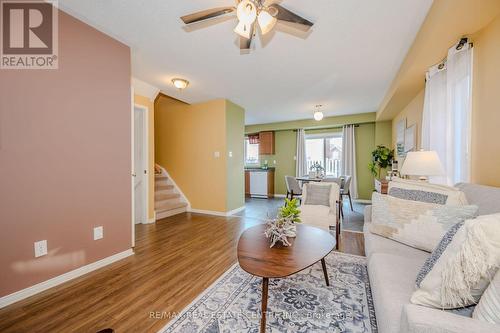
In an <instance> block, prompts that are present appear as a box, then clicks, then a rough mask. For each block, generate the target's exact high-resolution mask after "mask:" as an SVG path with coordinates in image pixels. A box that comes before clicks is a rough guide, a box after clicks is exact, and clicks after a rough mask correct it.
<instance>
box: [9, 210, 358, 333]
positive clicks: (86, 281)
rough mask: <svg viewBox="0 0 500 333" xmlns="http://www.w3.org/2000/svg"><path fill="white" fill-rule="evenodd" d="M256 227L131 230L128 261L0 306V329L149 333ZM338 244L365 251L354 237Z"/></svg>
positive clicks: (236, 222) (201, 224)
mask: <svg viewBox="0 0 500 333" xmlns="http://www.w3.org/2000/svg"><path fill="white" fill-rule="evenodd" d="M259 223H262V220H260V219H255V218H250V217H245V216H241V217H228V218H226V217H216V216H209V215H201V214H191V213H183V214H179V215H176V216H172V217H169V218H165V219H163V220H161V221H158V222H157V223H156V224H152V225H137V228H136V247H135V249H134V251H135V255H134V256H131V257H128V258H126V259H123V260H121V261H119V262H116V263H114V264H112V265H109V266H107V267H105V268H102V269H100V270H98V271H95V272H92V273H89V274H87V275H85V276H83V277H80V278H78V279H75V280H72V281H70V282H67V283H65V284H63V285H61V286H58V287H56V288H53V289H50V290H47V291H45V292H43V293H40V294H38V295H35V296H33V297H30V298H28V299H26V300H23V301H21V302H18V303H16V304H13V305H10V306H8V307H6V308H3V309H0V332H30V333H31V332H43V333H48V332H97V331H99V330H101V329H104V328H108V327H110V328H113V329H114V330H115V332H156V331H158V330H159V329H160V328H162V327H163V326H164V325H165V324H166V323H167V322H168V321H169V320H170V318H169V317H168V315H167V314H168V313H175V312H179V311H181V310H182V309H183V308H184V307H185V306H187V305H188V304H189V303H190V302H191V301H192V300H193V299H194V298H196V296H198V295H199V294H200V293H201V292H202V291H203V290H205V289H206V288H207V287H209V286H210V285H211V284H212V282H213V281H215V280H216V279H217V278H218V277H219V276H220V275H221V274H222V273H224V272H225V271H226V270H227V269H228V268H229V267H231V266H232V265H233V264H234V263H236V246H237V242H238V238H239V235H240V234H241V233H242V231H243V230H244V229H246V228H248V227H250V226H253V225H256V224H259ZM340 246H341V249H342V251H344V252H348V253H353V254H358V255H363V254H364V248H363V237H362V234H360V233H351V232H344V233H343V234H342V240H341V244H340ZM152 313H153V315H152Z"/></svg>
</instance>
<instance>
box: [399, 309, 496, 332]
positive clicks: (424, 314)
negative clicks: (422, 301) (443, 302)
mask: <svg viewBox="0 0 500 333" xmlns="http://www.w3.org/2000/svg"><path fill="white" fill-rule="evenodd" d="M400 332H401V333H498V332H500V325H494V324H490V323H488V322H485V321H481V320H477V319H472V318H469V317H464V316H459V315H456V314H453V313H450V312H446V311H442V310H438V309H432V308H427V307H424V306H419V305H414V304H405V306H404V307H403V312H402V318H401V330H400Z"/></svg>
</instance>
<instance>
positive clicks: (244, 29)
mask: <svg viewBox="0 0 500 333" xmlns="http://www.w3.org/2000/svg"><path fill="white" fill-rule="evenodd" d="M251 27H252V26H251V24H245V23H243V22H242V21H240V22H239V23H238V25H237V26H236V28H234V32H236V33H237V34H238V35H240V36H241V37H243V38H246V39H250V34H251V33H252V32H251V30H252V29H251Z"/></svg>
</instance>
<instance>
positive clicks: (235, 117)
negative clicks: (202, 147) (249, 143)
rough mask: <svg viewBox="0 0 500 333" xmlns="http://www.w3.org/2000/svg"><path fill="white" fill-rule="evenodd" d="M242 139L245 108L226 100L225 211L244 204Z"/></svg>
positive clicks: (243, 136)
mask: <svg viewBox="0 0 500 333" xmlns="http://www.w3.org/2000/svg"><path fill="white" fill-rule="evenodd" d="M244 139H245V110H244V109H243V108H242V107H240V106H238V105H236V104H234V103H232V102H230V101H228V100H226V143H227V154H228V158H227V185H226V186H227V197H226V210H227V211H231V210H233V209H237V208H240V207H242V206H244V205H245V173H244V162H243V161H244V159H245V157H244V156H243V155H244V142H245V140H244ZM229 152H231V154H232V157H230V156H229Z"/></svg>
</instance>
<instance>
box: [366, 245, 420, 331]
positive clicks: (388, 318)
mask: <svg viewBox="0 0 500 333" xmlns="http://www.w3.org/2000/svg"><path fill="white" fill-rule="evenodd" d="M391 242H393V243H394V241H391ZM403 246H404V245H403ZM424 261H425V258H422V256H415V257H411V256H410V257H405V256H400V255H395V254H387V253H373V254H372V255H371V258H370V260H369V263H368V274H369V277H370V285H371V290H372V296H373V302H374V305H375V313H376V317H377V325H378V330H379V332H383V333H397V332H399V329H400V320H401V313H402V309H403V306H404V305H405V304H407V303H409V300H410V296H411V294H412V292H413V290H414V287H415V276H416V275H417V273H418V270H419V268H420V266H422V264H423V263H424Z"/></svg>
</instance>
